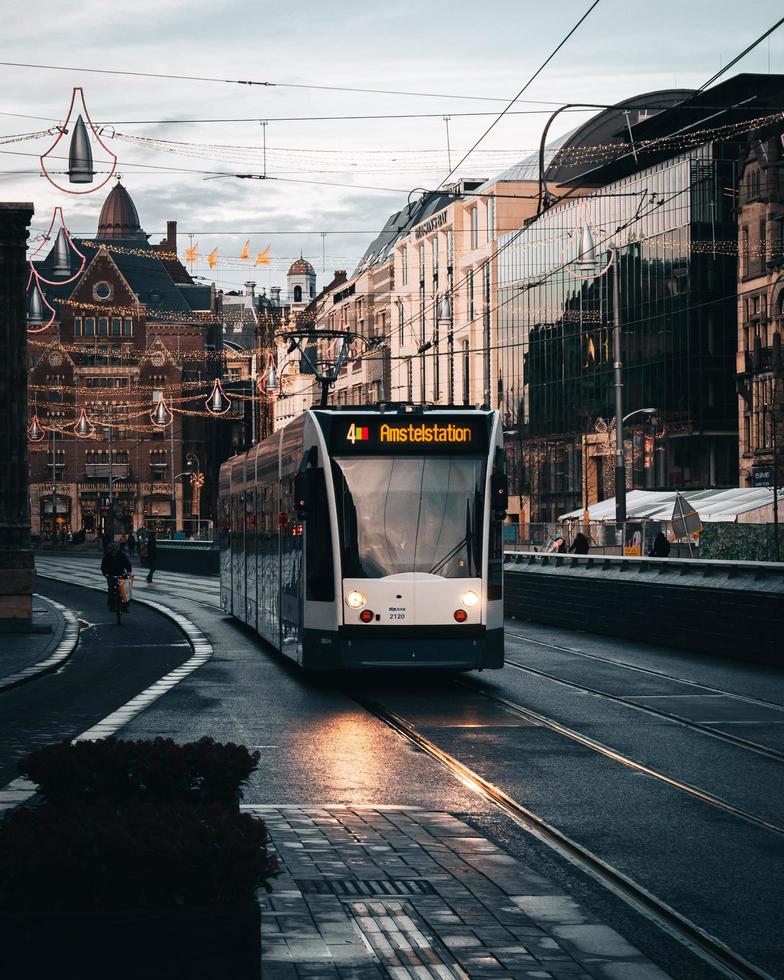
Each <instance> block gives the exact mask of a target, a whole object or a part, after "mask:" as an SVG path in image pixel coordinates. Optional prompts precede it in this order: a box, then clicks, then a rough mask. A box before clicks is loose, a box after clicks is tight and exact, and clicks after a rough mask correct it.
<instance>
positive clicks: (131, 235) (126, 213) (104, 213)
mask: <svg viewBox="0 0 784 980" xmlns="http://www.w3.org/2000/svg"><path fill="white" fill-rule="evenodd" d="M95 237H96V238H97V239H99V240H101V239H107V238H108V239H116V238H120V239H124V240H126V241H144V242H146V241H147V236H146V235H145V233H144V232H143V231H142V226H141V224H140V223H139V212H138V211H137V210H136V205H135V204H134V203H133V201H132V199H131V195H130V194H129V193H128V191H127V190H126V189H125V187H123V185H122V184H121V183H119V181H118V183H116V184H115V185H114V187H113V188H112V189H111V191H109V196H108V197H107V198H106V200H105V201H104V202H103V207H102V208H101V216H100V218H99V219H98V233H97V235H96V236H95Z"/></svg>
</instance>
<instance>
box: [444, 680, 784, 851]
mask: <svg viewBox="0 0 784 980" xmlns="http://www.w3.org/2000/svg"><path fill="white" fill-rule="evenodd" d="M455 683H456V684H457V685H459V686H460V687H462V688H465V689H466V690H469V691H472V692H473V693H475V694H479V695H481V696H482V697H484V698H486V699H488V700H489V701H492V702H494V703H495V704H499V705H501V706H502V707H504V708H506V709H507V710H508V711H511V712H513V713H514V714H516V715H518V717H520V718H523V719H524V720H525V721H528V722H531V723H533V724H536V725H542V726H544V727H545V728H549V729H550V731H553V732H556V733H557V734H558V735H563V736H565V737H566V738H569V739H571V740H572V741H574V742H578V743H579V744H580V745H582V746H584V747H585V748H588V749H591V750H592V751H594V752H598V753H599V755H603V756H605V758H608V759H612V761H613V762H618V763H620V764H621V765H623V766H626V767H627V768H628V769H632V770H634V771H635V772H639V773H642V774H643V775H646V776H650V777H651V778H652V779H656V780H657V781H658V782H661V783H665V784H666V785H668V786H671V787H673V788H674V789H677V790H680V791H681V792H682V793H686V794H687V795H688V796H691V797H694V798H695V799H698V800H700V801H702V802H703V803H707V804H709V805H710V806H713V807H716V808H717V809H719V810H723V811H724V812H725V813H729V814H732V816H734V817H739V818H740V819H741V820H745V821H747V822H748V823H751V824H754V825H755V826H757V827H760V828H762V829H763V830H768V831H770V832H772V833H775V834H783V835H784V826H781V825H779V824H775V823H773V822H771V821H769V820H765V818H764V817H758V816H757V815H756V814H754V813H752V812H751V811H750V810H746V809H744V808H743V807H738V806H735V805H734V804H733V803H730V802H729V801H727V800H724V799H722V798H721V797H720V796H715V795H714V794H713V793H709V792H707V790H701V789H699V787H697V786H692V785H691V784H690V783H684V782H683V781H682V780H680V779H675V777H673V776H668V775H667V774H666V773H663V772H659V771H658V770H657V769H652V768H651V767H650V766H646V765H644V764H643V763H641V762H637V761H636V760H635V759H632V758H630V757H629V756H627V755H625V754H624V753H622V752H619V751H618V750H617V749H613V748H612V747H611V746H609V745H605V744H604V743H603V742H599V741H597V740H596V739H593V738H590V737H589V736H588V735H583V734H581V733H580V732H577V731H575V730H574V729H573V728H569V727H568V725H563V724H562V723H561V722H559V721H555V719H553V718H548V717H547V716H546V715H542V714H540V713H539V712H538V711H532V710H531V709H530V708H526V707H524V706H523V705H521V704H516V703H515V702H514V701H510V700H509V699H508V698H504V697H500V696H499V695H496V694H490V693H489V692H488V691H485V690H483V689H482V688H481V687H479V686H478V685H477V684H474V683H472V682H471V681H464V680H458V681H455Z"/></svg>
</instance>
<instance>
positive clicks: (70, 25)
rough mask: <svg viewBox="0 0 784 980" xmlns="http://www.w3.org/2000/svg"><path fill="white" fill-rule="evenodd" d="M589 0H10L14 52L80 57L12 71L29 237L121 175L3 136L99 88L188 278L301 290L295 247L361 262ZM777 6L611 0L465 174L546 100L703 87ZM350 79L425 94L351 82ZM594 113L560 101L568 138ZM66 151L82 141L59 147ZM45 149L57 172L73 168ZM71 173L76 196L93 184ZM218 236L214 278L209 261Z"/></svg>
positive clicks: (60, 114) (7, 46) (145, 219)
mask: <svg viewBox="0 0 784 980" xmlns="http://www.w3.org/2000/svg"><path fill="white" fill-rule="evenodd" d="M589 6H590V2H589V0H560V2H559V3H558V4H554V5H553V6H552V7H550V6H548V5H545V4H542V3H541V2H536V3H534V2H533V0H515V2H511V0H505V2H499V0H485V2H483V3H482V4H478V3H472V4H469V3H466V2H464V0H451V2H449V3H447V2H444V0H385V2H384V3H378V2H375V3H372V2H371V3H365V4H362V3H358V2H354V0H352V2H345V0H344V2H337V0H322V2H320V3H315V2H312V0H298V2H297V3H296V4H281V3H271V2H269V0H211V2H209V3H207V2H204V0H188V2H186V0H133V2H132V3H124V4H123V3H114V4H107V3H106V2H105V0H77V2H75V3H70V4H63V3H62V2H61V0H35V3H34V4H31V3H30V2H29V0H28V2H26V3H21V2H18V0H6V2H5V3H4V4H3V45H2V49H1V50H2V54H0V59H2V60H3V61H6V62H23V63H26V64H34V65H50V66H65V67H67V68H68V69H69V70H67V71H55V70H47V69H41V68H19V67H7V66H0V79H1V80H2V84H0V92H2V96H0V200H5V201H32V202H33V203H34V205H35V212H36V213H35V217H34V219H33V229H32V234H33V236H35V235H36V234H41V233H42V232H44V231H45V230H46V228H47V226H48V224H49V219H50V217H51V215H52V210H53V208H54V207H55V206H57V205H60V206H62V207H63V210H64V215H65V220H66V224H67V226H68V228H69V230H70V231H71V232H72V233H73V234H78V235H81V236H82V237H89V236H91V235H94V234H95V231H96V227H97V222H98V215H99V213H100V209H101V205H102V203H103V200H104V198H105V196H106V194H107V193H108V191H109V189H110V186H111V183H113V181H114V178H112V180H111V181H110V183H109V184H107V185H106V186H104V187H103V188H101V189H99V190H96V191H95V192H94V193H89V194H86V195H83V196H73V195H70V194H67V193H64V192H63V191H61V190H58V189H57V188H55V187H53V186H52V185H51V184H50V183H49V182H48V181H47V180H46V178H44V177H42V176H41V174H40V169H39V167H38V159H37V158H38V156H39V154H41V153H44V152H45V151H46V150H47V149H48V148H49V147H50V146H51V144H52V142H53V141H54V139H55V137H54V136H53V135H41V136H38V137H36V138H31V139H22V140H17V141H14V142H8V141H7V137H11V136H26V135H28V134H31V133H37V132H42V131H44V130H46V129H47V128H49V127H52V126H54V125H56V124H57V123H60V124H62V123H63V122H64V120H65V116H66V113H67V110H68V104H69V102H70V98H71V90H72V87H73V86H82V87H83V89H84V93H85V98H86V103H87V107H88V110H89V113H90V117H91V118H92V119H93V120H94V121H95V122H96V126H97V128H99V132H100V133H101V138H102V139H103V141H104V142H105V144H106V146H107V147H108V148H109V149H110V150H111V151H112V152H113V153H115V154H116V155H117V156H118V158H119V160H118V166H117V172H118V173H120V174H121V175H122V181H123V183H124V184H125V186H126V188H127V189H128V191H129V193H130V194H131V196H132V198H133V200H134V202H135V204H136V207H137V209H138V211H139V216H140V219H141V224H142V227H143V228H144V229H145V231H146V232H147V233H148V234H149V235H150V239H151V241H153V242H157V241H159V240H160V239H161V238H162V237H163V236H164V235H165V228H166V221H167V220H176V221H177V223H178V230H179V235H180V241H179V251H180V255H181V257H182V255H183V250H184V248H185V247H186V246H187V245H190V244H194V245H197V246H198V249H199V254H200V256H201V259H200V261H199V262H198V263H197V264H195V265H194V266H193V273H194V274H195V275H201V276H205V277H206V280H207V281H215V282H216V283H217V284H218V285H219V286H220V287H222V288H224V289H237V288H241V287H242V284H243V283H244V282H245V280H246V279H252V280H255V281H256V283H257V284H258V287H259V288H266V289H268V288H269V287H270V286H271V285H281V286H284V287H285V274H286V270H287V269H288V266H289V264H290V263H291V262H292V261H293V260H294V259H295V258H297V257H299V255H300V254H303V255H304V256H305V257H306V258H308V259H309V260H310V261H311V262H312V263H313V265H314V267H315V269H316V272H317V273H318V282H319V287H321V286H322V285H324V284H326V282H327V281H328V280H329V279H330V278H331V275H332V272H333V270H335V269H339V268H341V269H347V270H348V271H349V273H350V272H351V270H352V269H353V267H354V265H355V264H356V261H357V259H358V258H359V256H360V255H361V254H362V253H363V252H364V250H365V248H366V247H367V245H368V244H369V243H370V241H371V240H372V239H373V238H374V237H375V235H376V234H377V233H378V231H379V230H380V229H381V227H382V226H383V224H384V221H385V220H386V218H387V217H388V216H389V215H390V214H392V213H394V212H396V211H398V210H399V209H400V208H401V207H403V206H404V205H405V203H406V201H407V199H408V197H409V195H410V194H411V192H412V191H414V192H415V194H414V196H416V193H419V192H420V190H421V189H422V188H434V187H437V186H438V185H439V183H440V182H441V181H442V180H444V178H445V177H446V176H447V173H448V172H449V163H448V160H449V155H448V151H447V131H448V134H449V146H450V152H451V162H452V163H453V164H454V163H456V162H457V161H458V160H459V159H460V157H461V156H462V155H463V153H464V152H465V151H466V150H468V149H469V148H470V147H471V146H472V144H473V143H474V142H475V141H476V140H477V139H478V138H479V137H480V136H481V135H482V133H483V132H484V130H485V129H486V128H487V127H488V126H489V125H490V123H491V122H492V121H493V119H494V118H495V116H496V115H497V114H498V113H500V111H501V110H502V109H503V108H504V105H505V104H506V102H508V101H509V100H510V99H511V98H512V97H513V96H514V95H515V94H516V93H517V92H518V91H519V90H520V89H521V88H522V86H523V85H524V84H525V82H526V81H527V80H528V79H529V78H530V77H531V76H532V75H533V73H534V72H535V71H536V69H537V68H538V67H539V66H540V65H541V63H542V62H543V61H544V60H545V58H547V56H548V55H549V54H550V52H551V51H552V50H553V49H554V48H555V47H556V45H557V44H558V43H559V41H560V40H561V39H562V38H563V37H564V35H565V34H566V33H567V32H568V31H569V30H570V29H571V28H572V26H573V25H574V24H575V23H576V22H577V21H578V20H579V18H580V17H581V16H582V14H583V13H584V12H585V11H586V10H587V9H588V7H589ZM781 13H782V11H781V4H780V2H779V0H754V2H753V3H752V4H749V5H747V6H746V7H745V9H744V11H743V16H742V17H740V16H739V7H738V5H737V3H736V2H730V0H685V2H684V0H657V2H655V3H651V2H650V0H646V2H642V0H600V3H599V4H598V6H597V7H596V8H595V9H594V10H593V12H592V13H591V14H590V16H589V17H588V18H587V19H586V20H585V21H584V23H583V24H582V25H581V26H580V27H579V28H578V30H577V31H576V33H575V34H574V35H573V36H572V38H571V39H570V40H569V41H568V42H567V43H566V45H565V46H564V47H563V48H562V49H561V50H560V51H559V53H558V54H557V55H556V56H555V57H554V59H553V60H552V61H551V62H550V63H549V64H548V66H547V67H546V68H545V69H544V71H543V72H542V73H541V74H540V75H539V76H538V78H537V79H536V80H535V81H534V82H533V83H532V84H531V85H530V87H529V88H528V89H527V90H526V91H525V93H524V95H523V96H522V97H521V100H520V101H519V102H518V103H517V104H516V105H515V110H516V113H517V114H514V115H512V114H509V115H508V116H506V117H505V118H504V119H503V120H502V121H501V122H500V123H499V124H498V125H497V126H496V127H495V128H494V130H493V131H492V132H491V133H490V134H489V135H488V136H487V137H486V138H485V139H484V140H483V141H482V143H481V144H480V146H479V148H478V150H477V151H475V152H474V153H473V154H472V155H471V156H469V158H468V159H467V161H466V162H465V164H464V165H463V166H461V167H460V169H459V171H458V173H457V176H458V177H459V176H465V177H492V176H493V175H494V174H496V173H498V172H500V171H501V170H503V169H504V168H505V167H506V166H508V165H510V164H512V163H514V162H516V161H517V160H519V159H521V158H523V157H525V156H526V155H527V154H528V153H529V152H531V151H532V150H533V149H535V148H536V147H537V146H538V142H539V137H540V134H541V131H542V127H543V125H544V123H545V121H546V119H547V116H548V114H549V113H550V112H551V111H552V110H553V109H554V108H556V107H557V105H560V104H562V103H564V102H575V101H580V100H584V101H587V102H596V103H600V104H605V103H612V102H616V101H618V100H620V99H624V98H629V97H631V96H633V95H636V94H640V93H642V92H647V91H653V90H656V89H662V88H672V87H683V88H689V87H695V88H696V87H698V86H700V85H702V84H703V83H704V82H705V81H706V80H707V79H708V78H709V77H710V76H711V75H713V74H714V73H715V72H716V71H718V70H719V68H720V67H722V66H723V65H725V64H726V63H727V62H728V61H729V60H730V59H731V58H733V57H734V56H735V55H736V54H738V53H739V52H740V51H741V50H742V49H743V48H744V47H745V46H746V45H747V44H748V43H749V42H751V41H752V40H753V39H754V38H756V37H757V36H758V35H759V34H761V33H762V32H763V31H765V30H766V29H767V28H768V27H770V26H771V25H772V24H773V23H774V22H775V21H776V20H777V19H778V18H779V17H780V16H781ZM89 68H91V69H111V70H114V71H132V72H153V73H162V74H173V75H188V76H207V77H209V78H216V79H221V80H222V79H229V80H237V79H245V80H255V81H268V82H273V83H276V84H275V85H272V86H248V85H239V84H234V83H232V82H226V81H217V82H209V81H187V80H179V79H162V78H144V77H128V76H124V75H107V74H93V73H90V72H88V71H86V69H89ZM739 71H749V72H761V73H766V72H768V71H770V72H774V73H776V72H781V73H784V27H782V28H780V29H779V30H778V31H777V32H776V33H775V34H774V35H773V36H772V37H771V38H770V40H769V41H766V42H763V43H762V44H761V45H760V46H759V47H758V48H757V49H756V50H755V51H754V52H753V53H752V54H750V55H749V56H747V57H746V58H745V59H744V60H743V61H742V62H741V63H740V64H739V65H738V66H736V67H735V68H733V69H732V70H731V73H732V74H734V73H736V72H739ZM287 86H288V87H287ZM296 86H325V87H326V86H329V87H332V88H331V89H327V90H323V89H318V88H308V87H296ZM345 87H350V88H362V89H383V90H393V91H394V92H397V93H424V94H418V95H409V94H377V93H367V92H366V93H360V92H348V91H340V90H339V89H340V88H345ZM479 113H484V114H485V115H478V114H479ZM591 114H592V112H591V111H590V110H581V111H578V112H574V113H564V114H562V115H561V116H560V117H559V119H558V120H557V122H556V124H555V125H554V127H553V129H552V131H551V137H552V138H555V137H557V136H558V135H559V134H560V133H562V132H565V131H566V130H569V129H571V128H573V127H574V126H575V125H577V124H578V123H580V122H582V121H585V120H586V119H588V118H589V117H590V115H591ZM445 115H448V116H449V117H450V119H449V122H448V124H447V123H446V122H445V121H444V119H443V117H444V116H445ZM363 116H364V117H370V116H376V117H379V116H383V117H386V118H358V117H363ZM314 117H320V118H314ZM325 117H333V118H325ZM334 117H338V118H334ZM392 117H398V118H392ZM400 117H406V118H400ZM193 120H210V121H207V122H197V121H193ZM215 120H221V121H215ZM224 120H225V121H224ZM239 120H242V121H239ZM262 120H267V125H266V126H262V125H261V121H262ZM264 137H266V175H267V179H266V180H249V179H247V180H246V179H243V180H239V179H236V178H235V177H233V176H218V175H222V174H229V175H231V174H236V173H254V174H264V173H265V170H264V163H263V150H262V145H263V139H264ZM145 141H146V142H145ZM62 152H65V153H67V140H66V139H64V140H62V141H61V142H60V144H59V145H58V147H57V149H56V150H54V154H60V153H62ZM95 159H96V164H97V169H104V170H106V169H108V167H107V166H106V165H105V164H104V163H103V162H102V161H105V160H106V159H107V155H106V154H105V153H104V151H103V150H101V148H100V147H98V146H96V148H95ZM48 162H49V163H50V164H51V169H53V170H57V169H58V166H62V165H63V161H62V160H61V161H57V160H56V159H52V158H48ZM104 177H105V173H104V174H102V175H100V177H99V178H98V179H101V180H102V179H103V178H104ZM55 179H58V180H60V181H61V182H64V186H65V187H70V188H71V189H72V190H73V189H79V190H83V189H85V186H89V185H80V186H75V185H68V184H67V182H65V178H62V177H60V178H57V177H55ZM98 179H96V184H97V183H98ZM453 179H454V178H453ZM93 186H95V185H93ZM248 239H249V240H250V251H251V256H252V257H254V256H255V255H256V254H257V253H258V252H259V251H261V250H262V249H266V248H267V247H268V246H269V248H270V252H269V256H270V264H269V266H266V267H263V268H256V269H251V268H250V267H249V266H250V263H248V262H244V261H243V260H241V259H240V253H241V250H242V247H243V244H244V243H245V241H246V240H248ZM36 244H37V243H35V242H33V247H35V246H36ZM214 248H217V249H218V262H219V265H218V268H217V270H215V271H214V272H213V271H211V270H210V269H209V268H208V267H207V265H206V263H205V262H204V257H206V255H207V254H208V253H209V252H211V251H212V250H213V249H214Z"/></svg>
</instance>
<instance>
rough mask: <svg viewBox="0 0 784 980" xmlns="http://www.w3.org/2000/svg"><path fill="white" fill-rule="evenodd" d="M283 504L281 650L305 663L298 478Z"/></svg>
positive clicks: (285, 490)
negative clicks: (297, 510)
mask: <svg viewBox="0 0 784 980" xmlns="http://www.w3.org/2000/svg"><path fill="white" fill-rule="evenodd" d="M281 491H282V496H281V502H280V525H281V526H280V552H281V553H280V578H281V580H280V633H281V650H282V651H283V653H285V654H286V656H287V657H291V658H292V659H293V660H296V661H297V662H301V660H302V612H303V601H302V600H303V594H302V541H303V534H302V524H301V523H300V522H299V521H298V520H297V515H296V507H295V505H294V479H293V477H292V478H291V479H288V480H284V481H283V483H282V486H281Z"/></svg>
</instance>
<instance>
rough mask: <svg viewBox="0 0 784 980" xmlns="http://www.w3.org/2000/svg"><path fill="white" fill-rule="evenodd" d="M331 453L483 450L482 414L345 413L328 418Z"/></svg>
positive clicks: (485, 436)
mask: <svg viewBox="0 0 784 980" xmlns="http://www.w3.org/2000/svg"><path fill="white" fill-rule="evenodd" d="M329 422H330V425H329V429H330V432H329V435H328V441H329V445H330V451H331V453H332V455H333V456H371V455H372V456H378V455H382V456H386V455H390V456H395V455H407V456H410V455H420V454H425V455H436V456H451V455H454V454H456V453H459V454H471V455H475V454H480V455H483V454H484V453H486V452H487V444H488V425H489V421H488V418H487V417H484V416H480V417H477V416H468V415H465V416H460V415H449V416H444V415H429V414H428V415H416V416H411V415H406V416H402V417H401V416H398V415H349V414H346V415H345V416H337V417H333V418H331V419H330V420H329Z"/></svg>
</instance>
